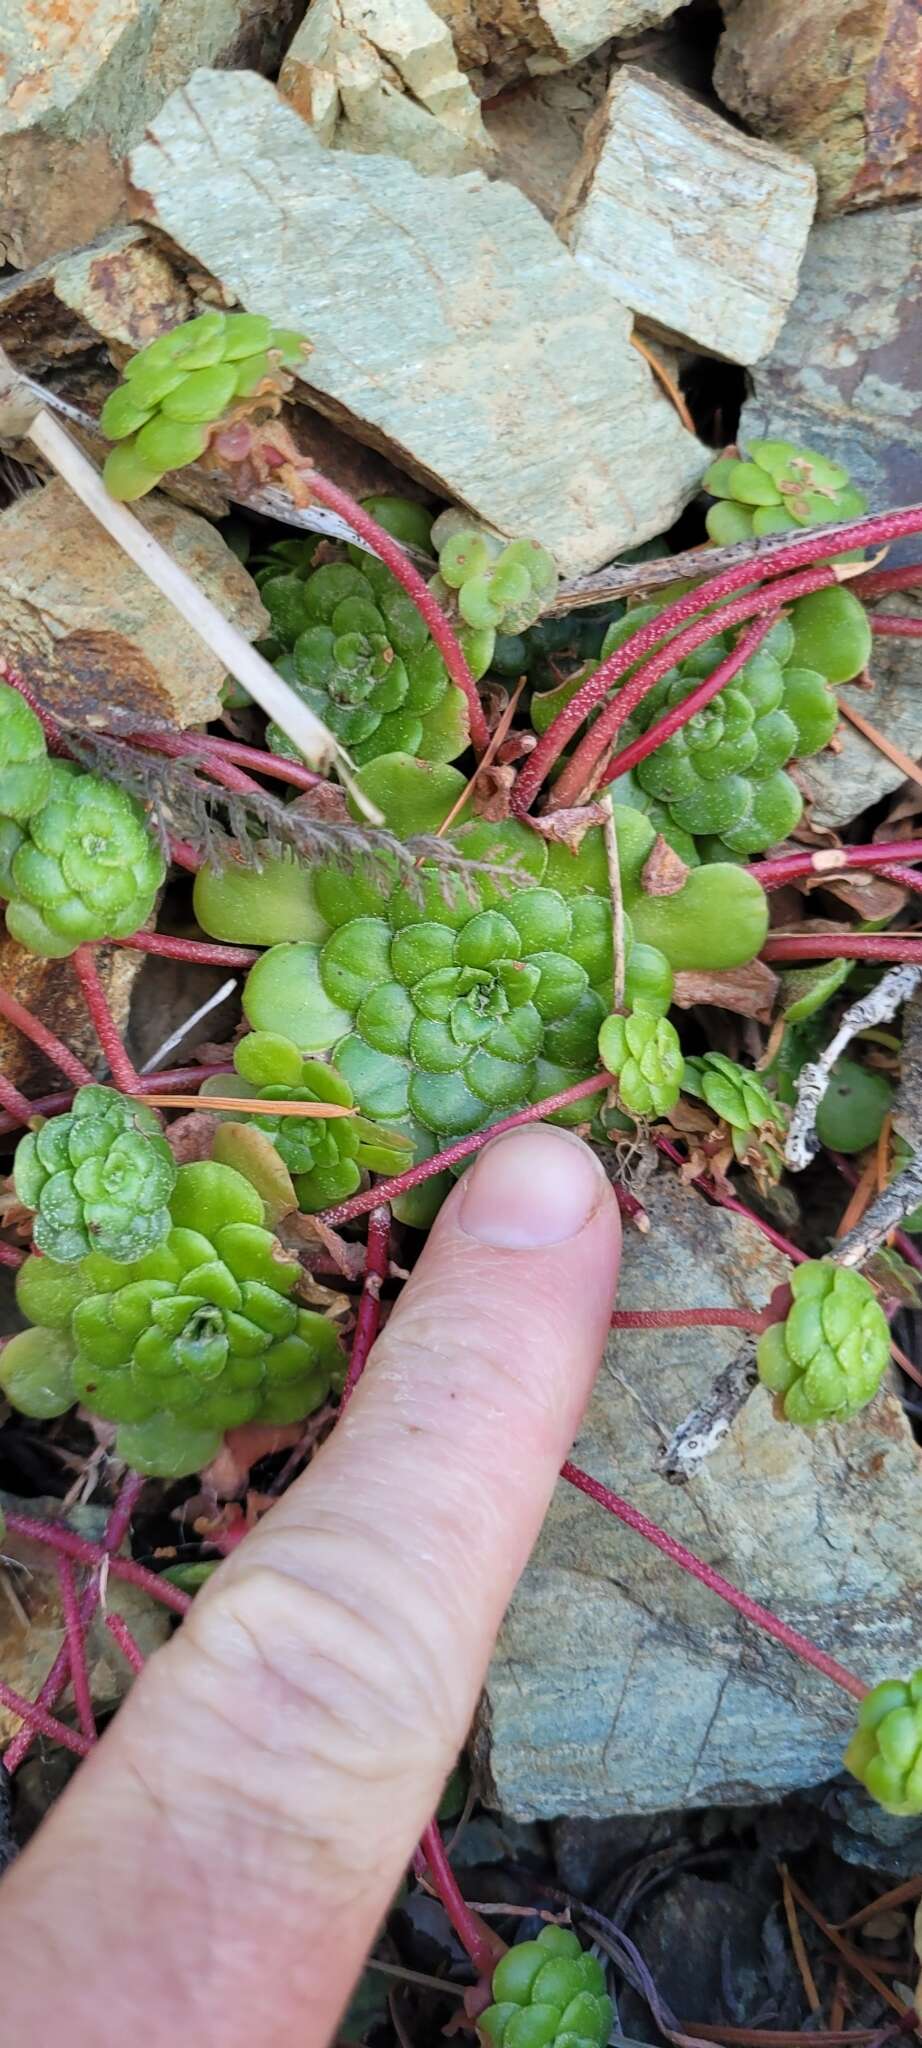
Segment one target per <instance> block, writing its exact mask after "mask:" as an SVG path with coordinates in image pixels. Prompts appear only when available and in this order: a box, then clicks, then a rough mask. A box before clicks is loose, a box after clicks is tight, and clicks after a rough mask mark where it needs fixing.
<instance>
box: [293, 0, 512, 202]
mask: <svg viewBox="0 0 922 2048" xmlns="http://www.w3.org/2000/svg"><path fill="white" fill-rule="evenodd" d="M279 91H280V92H281V93H284V95H285V98H286V99H287V100H290V101H291V104H292V106H293V107H295V108H296V110H297V112H298V113H299V114H300V115H301V116H302V117H303V119H304V120H305V121H309V122H310V124H311V126H312V128H314V130H315V131H316V133H317V135H318V136H319V138H320V141H321V142H325V143H326V144H327V145H328V146H329V147H332V148H335V149H352V150H361V151H365V152H367V153H368V154H370V155H373V156H374V155H378V154H380V153H381V152H382V151H384V152H386V153H387V154H389V155H392V156H402V157H404V158H405V159H406V161H407V163H411V164H415V165H416V168H417V170H419V171H434V172H436V173H439V172H441V173H445V172H447V173H449V174H451V173H452V172H454V171H468V170H473V169H476V168H478V167H479V166H482V165H485V164H488V163H489V161H490V158H491V155H492V152H491V149H490V143H489V139H488V137H487V134H486V130H485V128H484V125H483V118H482V115H481V112H480V102H479V101H478V99H477V95H476V93H475V92H474V89H473V87H472V85H471V83H470V80H469V79H468V78H467V77H466V76H465V74H464V72H463V71H461V70H460V69H459V67H458V60H457V57H456V55H455V48H454V44H453V42H452V40H451V35H450V33H449V30H448V29H447V27H446V25H445V23H444V21H440V19H439V17H438V15H437V14H436V12H435V10H434V8H432V7H430V6H429V4H428V0H313V5H312V7H311V8H310V9H309V11H308V13H307V14H306V15H305V18H304V20H303V22H302V23H301V26H300V28H299V29H298V32H297V34H296V36H295V39H294V42H293V43H292V45H291V48H290V50H289V51H288V54H287V56H286V58H285V62H284V64H283V65H282V69H281V71H280V73H279Z"/></svg>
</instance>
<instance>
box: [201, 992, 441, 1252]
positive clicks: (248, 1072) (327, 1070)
mask: <svg viewBox="0 0 922 2048" xmlns="http://www.w3.org/2000/svg"><path fill="white" fill-rule="evenodd" d="M234 1066H235V1068H236V1071H237V1076H238V1079H237V1080H236V1081H233V1080H231V1079H229V1077H228V1075H226V1074H221V1075H218V1076H216V1077H215V1080H214V1081H213V1082H207V1081H206V1082H205V1084H204V1087H203V1089H202V1097H203V1099H204V1098H207V1096H208V1093H209V1091H210V1092H211V1093H213V1094H218V1095H227V1094H232V1095H239V1096H240V1097H241V1099H242V1100H244V1101H247V1100H249V1101H254V1100H258V1099H259V1098H260V1097H261V1096H265V1097H269V1098H271V1099H273V1100H275V1101H277V1102H330V1103H335V1104H337V1105H339V1106H340V1107H342V1108H347V1109H352V1107H353V1105H354V1097H353V1094H352V1090H351V1088H350V1087H349V1085H348V1082H346V1081H345V1080H344V1079H343V1077H342V1075H341V1074H339V1073H337V1070H336V1068H335V1067H334V1066H329V1065H326V1064H324V1063H323V1062H322V1061H320V1060H306V1059H304V1057H303V1055H302V1054H301V1053H300V1052H299V1050H298V1048H297V1046H296V1045H295V1044H294V1043H293V1041H292V1039H290V1038H286V1037H285V1036H284V1034H282V1033H279V1032H272V1031H250V1032H248V1033H247V1035H246V1037H245V1038H242V1039H240V1041H239V1043H238V1044H237V1045H236V1046H235V1048H234ZM246 1123H247V1126H251V1125H252V1126H254V1127H255V1128H256V1129H257V1130H260V1131H264V1132H265V1133H266V1135H267V1137H269V1138H271V1140H272V1143H273V1145H274V1147H275V1150H276V1152H277V1153H278V1155H279V1158H280V1159H281V1160H282V1162H283V1164H284V1165H285V1166H286V1167H287V1169H288V1172H289V1173H290V1175H291V1177H292V1180H293V1183H294V1188H295V1193H296V1195H297V1199H298V1207H299V1208H300V1209H303V1210H305V1211H308V1212H309V1211H315V1210H318V1209H326V1208H327V1207H329V1206H330V1204H331V1203H333V1202H342V1201H345V1199H346V1197H347V1196H348V1195H354V1194H355V1191H356V1189H357V1188H358V1187H359V1186H360V1185H361V1180H362V1170H363V1168H364V1169H365V1170H367V1171H368V1172H370V1173H388V1174H391V1173H402V1172H403V1169H404V1168H405V1167H406V1166H409V1164H410V1161H411V1158H412V1153H413V1147H412V1144H411V1142H410V1140H409V1138H408V1137H407V1136H406V1134H405V1132H403V1131H395V1130H389V1129H388V1128H387V1127H386V1126H385V1125H383V1124H379V1123H376V1122H375V1121H374V1120H373V1119H371V1118H369V1117H363V1116H359V1115H355V1116H348V1117H331V1118H321V1117H307V1116H305V1117H297V1116H278V1115H275V1116H273V1115H271V1114H267V1115H265V1116H260V1115H255V1116H249V1115H248V1116H247V1118H246ZM230 1163H231V1164H233V1160H231V1162H230Z"/></svg>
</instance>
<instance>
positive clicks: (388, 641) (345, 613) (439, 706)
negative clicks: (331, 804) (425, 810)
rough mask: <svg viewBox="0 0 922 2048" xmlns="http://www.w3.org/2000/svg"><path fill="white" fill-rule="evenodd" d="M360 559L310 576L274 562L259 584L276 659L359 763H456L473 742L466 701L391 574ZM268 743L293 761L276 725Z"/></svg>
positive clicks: (372, 558) (375, 563) (364, 556)
mask: <svg viewBox="0 0 922 2048" xmlns="http://www.w3.org/2000/svg"><path fill="white" fill-rule="evenodd" d="M414 509H418V508H414ZM282 545H283V546H284V545H285V543H283V544H282ZM296 545H297V544H296ZM354 553H355V555H356V556H357V557H358V560H357V561H344V562H325V563H324V564H323V565H322V566H321V567H320V568H318V569H310V568H306V569H305V570H303V571H302V570H299V569H298V568H297V567H295V565H294V563H293V562H290V563H289V564H288V566H287V567H286V568H285V569H284V570H283V571H282V573H279V567H280V565H277V564H276V565H273V569H272V571H270V573H268V574H266V573H263V574H262V575H260V576H259V577H258V579H257V580H258V582H259V584H260V592H261V596H262V600H263V603H264V605H265V606H266V609H267V611H268V613H269V618H270V622H271V636H272V637H271V643H270V646H269V648H268V650H267V651H268V653H269V655H270V658H271V659H272V660H273V661H274V662H275V666H276V668H277V669H278V671H279V674H280V675H282V676H284V678H285V680H286V682H288V683H290V684H291V687H292V689H293V690H295V691H296V693H297V695H298V696H299V697H300V698H302V700H303V701H304V703H306V704H308V705H310V708H311V710H312V711H315V712H316V713H317V716H318V718H321V719H322V720H323V722H324V724H325V725H327V726H328V727H329V729H330V731H331V732H333V733H335V735H336V737H337V739H338V740H341V741H342V743H343V745H344V746H345V747H347V748H348V750H349V752H350V754H351V755H352V758H353V760H355V761H357V762H359V763H360V764H361V763H363V762H365V761H372V760H374V759H375V758H376V756H377V755H379V754H390V753H396V752H399V753H406V754H416V755H418V756H419V757H420V758H421V759H422V760H425V761H453V760H455V759H456V757H457V756H458V754H461V753H463V751H464V748H465V747H466V746H467V744H468V740H469V736H470V735H469V728H468V714H467V702H466V699H465V697H464V694H463V692H462V691H461V690H459V689H458V688H457V687H456V685H455V684H454V683H453V682H452V681H451V679H450V677H449V674H448V670H447V668H446V667H445V663H444V661H443V660H442V656H441V654H440V653H439V650H438V648H437V647H436V646H435V643H434V641H433V640H432V639H431V638H430V635H429V632H428V630H427V628H426V625H425V623H424V621H423V620H422V619H421V618H420V615H419V612H418V611H417V609H416V606H415V605H414V604H413V603H412V602H411V600H410V598H408V597H407V595H406V592H405V591H403V590H401V588H400V585H399V584H398V583H397V581H396V578H395V577H394V576H392V575H391V572H390V570H389V569H387V568H385V565H384V563H383V562H379V561H378V560H377V559H376V558H375V556H373V555H368V554H362V553H361V552H360V551H359V550H358V549H355V550H354ZM266 737H267V742H268V744H269V746H270V747H273V748H274V749H275V751H276V753H280V754H286V755H289V756H290V755H293V754H294V752H295V749H294V748H293V747H292V745H291V742H290V741H289V740H288V739H287V738H286V736H285V734H284V733H283V732H282V731H281V730H280V728H279V727H278V726H276V725H274V724H270V726H269V728H268V731H267V735H266Z"/></svg>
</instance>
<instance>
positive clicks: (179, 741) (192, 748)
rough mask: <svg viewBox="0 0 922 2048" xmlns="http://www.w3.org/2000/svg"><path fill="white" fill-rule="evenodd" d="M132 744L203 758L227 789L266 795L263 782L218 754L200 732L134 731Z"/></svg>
mask: <svg viewBox="0 0 922 2048" xmlns="http://www.w3.org/2000/svg"><path fill="white" fill-rule="evenodd" d="M127 737H128V741H129V744H130V745H131V746H135V747H147V749H148V751H149V752H150V753H152V754H167V755H168V756H169V758H170V759H171V760H174V761H178V760H188V759H193V760H197V761H201V764H202V767H203V768H204V769H205V770H206V772H207V773H208V774H209V775H210V776H211V779H212V781H213V782H220V783H221V784H222V785H223V787H224V788H225V789H232V790H233V791H234V792H235V794H236V795H238V796H262V794H263V792H262V790H261V789H260V786H259V783H258V782H254V781H253V778H252V776H250V775H244V774H243V773H242V771H241V769H239V768H235V767H234V764H233V762H232V761H227V760H224V758H223V757H222V756H221V755H219V754H214V753H213V752H212V751H211V748H210V747H209V746H208V745H207V744H206V743H204V742H203V741H202V740H201V739H200V737H199V735H198V733H194V732H184V733H174V732H132V733H129V734H128V735H127Z"/></svg>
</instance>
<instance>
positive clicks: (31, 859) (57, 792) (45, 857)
mask: <svg viewBox="0 0 922 2048" xmlns="http://www.w3.org/2000/svg"><path fill="white" fill-rule="evenodd" d="M165 874H166V863H165V861H164V858H163V855H162V853H161V852H160V849H159V847H158V846H156V845H155V843H154V840H153V839H152V837H151V834H150V831H149V829H148V824H147V819H146V817H145V814H144V811H143V808H142V806H141V805H140V804H139V803H138V802H137V800H136V799H135V798H134V797H132V796H128V795H127V793H126V791H125V790H123V789H119V788H118V787H117V786H116V784H115V783H112V782H105V781H103V779H102V777H101V776H99V775H85V774H83V773H81V771H80V769H78V768H76V767H74V765H73V764H72V763H71V762H69V761H52V763H51V779H50V788H49V794H48V797H47V800H46V802H45V803H44V804H42V806H41V808H40V809H39V810H36V811H33V812H32V813H31V815H30V816H29V817H28V818H26V819H25V821H24V822H23V823H22V825H17V824H15V823H13V821H12V820H10V821H5V820H3V819H2V818H0V896H5V897H7V898H8V899H9V900H8V903H7V911H6V924H7V930H8V932H9V933H10V936H11V937H12V938H14V939H18V940H19V943H20V945H23V946H26V947H27V948H28V950H29V952H31V953H39V954H43V955H47V956H49V957H62V956H63V955H64V954H66V953H72V952H73V951H74V949H75V948H76V947H77V946H79V945H82V944H83V943H84V942H85V941H86V940H92V939H103V938H125V937H127V935H128V933H129V932H134V931H137V929H138V927H139V925H142V924H143V923H144V920H145V918H146V917H148V916H149V914H150V911H151V910H152V908H153V904H154V898H155V896H156V894H157V890H158V889H159V887H160V885H161V883H162V881H163V879H164V876H165Z"/></svg>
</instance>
